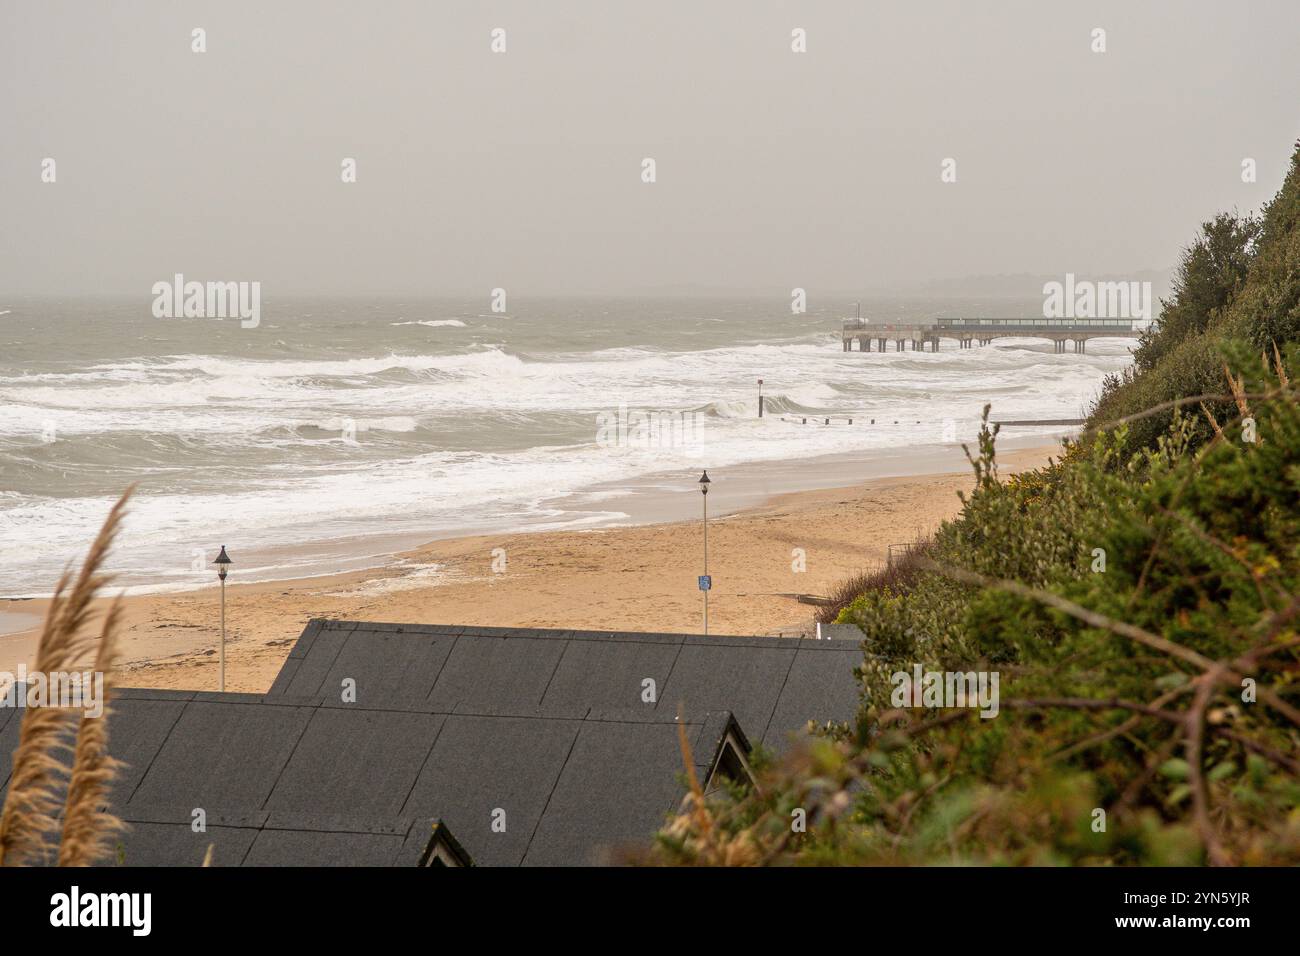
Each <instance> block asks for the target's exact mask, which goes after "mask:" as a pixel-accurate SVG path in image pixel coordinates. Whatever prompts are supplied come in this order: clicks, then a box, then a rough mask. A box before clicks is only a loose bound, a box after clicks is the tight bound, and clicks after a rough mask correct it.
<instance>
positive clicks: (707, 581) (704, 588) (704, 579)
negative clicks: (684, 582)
mask: <svg viewBox="0 0 1300 956" xmlns="http://www.w3.org/2000/svg"><path fill="white" fill-rule="evenodd" d="M697 484H698V485H699V486H700V495H701V500H702V501H703V503H704V573H703V574H702V575H700V593H702V594H703V595H704V633H705V636H707V635H708V633H709V589H710V588H712V587H713V580H712V579H711V578H710V577H709V485H711V484H712V482H711V481H709V472H708V471H707V470H705V472H704V474H703V475H701V476H700V480H699V481H698V482H697Z"/></svg>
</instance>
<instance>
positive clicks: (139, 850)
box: [121, 810, 472, 866]
mask: <svg viewBox="0 0 1300 956" xmlns="http://www.w3.org/2000/svg"><path fill="white" fill-rule="evenodd" d="M123 818H124V820H125V822H126V823H127V825H128V826H129V827H130V829H129V831H128V832H127V833H126V835H125V836H124V837H123V839H122V844H123V846H122V859H121V863H122V865H125V866H177V865H189V866H199V865H201V864H202V862H203V860H204V858H205V856H206V854H207V852H208V848H209V847H211V848H212V861H211V865H212V866H415V865H417V864H418V863H419V862H420V861H421V857H422V856H423V854H424V853H425V851H426V849H427V847H428V846H429V844H430V842H431V841H433V840H434V836H433V833H434V827H435V826H438V827H439V830H440V833H439V839H441V840H442V841H444V842H447V841H449V842H450V845H451V846H453V847H454V848H455V850H454V852H455V853H456V854H457V855H459V856H460V858H461V860H462V865H471V862H472V861H471V860H470V858H469V857H468V856H467V855H465V854H464V851H463V850H461V849H460V845H459V844H458V843H457V842H456V841H455V839H454V838H453V837H451V836H450V834H449V832H448V831H447V829H446V828H445V826H443V825H442V824H441V821H438V823H437V824H430V823H429V822H427V821H421V820H415V819H412V818H404V819H395V820H391V821H388V822H385V823H375V822H373V821H372V820H369V819H364V818H349V817H327V816H305V815H301V814H275V813H267V812H265V811H259V812H252V813H240V814H215V815H212V816H209V817H208V818H207V819H206V821H205V828H204V829H203V830H202V831H200V832H195V830H194V828H193V826H192V819H191V817H190V816H188V815H186V816H185V817H184V818H183V819H182V818H180V816H179V814H178V813H176V812H163V811H158V810H153V811H149V810H127V811H126V812H125V814H123Z"/></svg>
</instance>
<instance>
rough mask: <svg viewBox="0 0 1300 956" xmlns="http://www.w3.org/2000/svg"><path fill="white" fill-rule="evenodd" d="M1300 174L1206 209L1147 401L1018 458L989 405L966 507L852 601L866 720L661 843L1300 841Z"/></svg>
mask: <svg viewBox="0 0 1300 956" xmlns="http://www.w3.org/2000/svg"><path fill="white" fill-rule="evenodd" d="M1298 198H1300V179H1298V177H1297V167H1296V166H1295V164H1294V163H1293V166H1292V170H1291V174H1290V176H1288V179H1287V183H1286V185H1285V186H1284V188H1283V192H1282V193H1281V194H1280V195H1279V197H1278V199H1276V200H1274V202H1273V203H1272V204H1270V206H1269V208H1268V209H1267V210H1266V212H1265V215H1264V216H1263V217H1262V220H1261V222H1260V223H1259V224H1254V223H1253V221H1251V220H1245V219H1237V218H1231V217H1230V218H1227V219H1223V218H1221V219H1220V220H1216V221H1215V223H1214V224H1211V225H1212V227H1213V228H1211V227H1210V226H1207V232H1206V236H1205V245H1204V246H1203V247H1202V248H1198V249H1197V250H1194V251H1193V252H1189V254H1188V256H1187V257H1185V259H1184V262H1183V267H1182V268H1183V276H1182V280H1181V281H1180V283H1179V284H1178V285H1177V286H1176V289H1175V294H1174V303H1173V305H1172V306H1171V305H1170V304H1166V307H1165V312H1164V313H1163V314H1162V318H1163V319H1165V321H1164V322H1163V323H1162V326H1161V328H1160V329H1158V330H1157V331H1156V332H1155V334H1154V335H1153V336H1151V337H1148V338H1147V339H1145V340H1144V341H1143V343H1142V346H1141V348H1142V349H1143V356H1144V358H1143V363H1144V367H1138V368H1137V370H1136V371H1135V372H1134V373H1133V374H1131V375H1129V376H1127V379H1126V381H1124V382H1122V383H1119V384H1118V385H1116V384H1112V385H1111V387H1110V388H1109V390H1108V393H1107V395H1106V396H1105V397H1104V398H1103V399H1102V402H1101V403H1100V405H1099V410H1098V413H1097V415H1100V414H1101V413H1102V412H1103V411H1107V410H1109V411H1115V410H1122V411H1123V414H1122V415H1117V416H1114V418H1125V419H1128V420H1127V421H1125V422H1124V423H1122V424H1118V425H1113V426H1104V424H1103V423H1102V422H1101V421H1100V420H1096V419H1097V415H1094V419H1095V420H1094V422H1093V427H1092V428H1090V429H1089V430H1087V431H1086V432H1085V433H1084V435H1083V436H1082V437H1081V438H1080V439H1079V440H1078V441H1077V442H1074V443H1071V444H1070V445H1068V446H1067V448H1066V450H1065V453H1064V454H1063V456H1062V458H1061V459H1060V460H1059V461H1055V462H1052V463H1051V464H1050V465H1049V466H1048V467H1046V468H1044V469H1041V470H1039V471H1037V472H1033V473H1029V474H1023V475H1020V476H1017V477H1015V478H1012V479H1010V480H1008V481H1005V482H1004V481H1001V480H999V478H998V475H997V459H996V435H997V430H996V428H989V427H988V426H987V424H986V426H985V428H984V429H983V430H982V432H981V436H980V442H979V447H978V448H977V449H975V450H972V451H971V452H970V455H971V460H972V465H973V468H974V473H975V487H974V490H973V491H972V492H971V493H970V494H969V495H968V496H964V498H963V509H962V513H961V515H960V517H959V518H957V519H956V520H954V521H951V522H948V523H945V524H944V525H943V526H942V527H941V528H940V529H939V530H938V532H936V534H935V536H934V538H933V541H932V542H931V543H930V545H929V547H928V548H927V550H926V553H925V554H924V555H923V556H921V557H920V558H919V559H918V566H917V567H915V568H912V569H909V573H908V575H907V576H906V578H905V579H901V580H894V581H891V582H888V583H887V584H883V585H882V583H881V582H875V583H870V582H868V584H869V586H867V587H864V588H863V590H862V593H860V594H859V595H858V596H857V597H856V598H855V599H854V600H853V601H851V602H850V603H849V604H848V605H847V606H846V607H844V609H843V610H842V611H841V612H840V615H839V620H840V621H841V622H849V623H854V624H857V625H858V626H859V627H860V628H861V630H862V632H863V645H862V646H863V650H864V659H863V663H862V665H861V666H860V668H859V670H858V676H859V677H860V679H861V682H862V707H861V710H860V713H859V716H858V719H857V721H856V722H855V725H854V726H852V727H841V728H831V729H829V730H827V729H823V732H822V734H821V736H819V737H818V738H817V739H816V740H815V741H814V742H813V743H812V744H810V745H809V746H807V747H804V748H802V749H800V750H799V751H797V752H796V753H795V754H793V755H791V756H790V757H788V758H787V759H785V760H783V761H774V762H772V763H771V764H770V765H768V766H767V767H765V769H764V770H763V772H762V774H761V775H760V780H759V787H758V788H757V789H756V790H755V791H754V792H753V793H752V794H751V795H749V796H748V797H746V798H744V799H741V800H738V801H737V800H714V801H708V800H705V799H704V798H702V797H700V796H698V795H695V796H692V797H691V798H689V800H688V802H689V804H690V806H689V807H688V808H687V809H688V812H684V813H683V814H682V815H681V816H679V817H678V818H676V819H675V820H674V821H672V823H671V824H670V825H669V827H668V828H666V829H665V830H664V832H663V833H661V835H660V838H659V840H658V842H657V844H656V849H655V851H654V854H653V858H654V859H655V860H657V861H659V862H669V863H679V864H680V863H686V864H690V863H760V864H761V863H807V864H825V863H873V864H874V863H917V864H923V863H925V864H928V863H998V864H1081V865H1087V864H1105V865H1113V864H1121V865H1170V864H1188V863H1193V864H1195V863H1211V864H1224V865H1231V864H1297V863H1300V389H1298V388H1297V386H1296V377H1295V376H1296V372H1297V370H1298V369H1300V347H1297V345H1296V339H1297V338H1300V321H1296V312H1295V310H1296V308H1297V306H1296V303H1297V301H1298V299H1297V294H1300V258H1297V257H1300V231H1298V230H1300V204H1298V203H1297V199H1298ZM1207 270H1208V273H1212V274H1213V275H1212V276H1211V277H1210V278H1213V277H1215V276H1217V278H1214V281H1210V278H1207V274H1203V273H1205V272H1206V271H1207ZM1288 270H1289V271H1288ZM1243 275H1244V278H1243ZM1270 310H1274V311H1270ZM1266 313H1268V315H1270V316H1271V318H1269V319H1268V321H1265V314H1266ZM1162 336H1168V337H1169V338H1168V340H1167V341H1166V340H1163V339H1162ZM1261 336H1263V337H1264V338H1261ZM1203 396H1211V397H1210V398H1203ZM986 418H987V410H986ZM1114 418H1111V419H1109V421H1114ZM918 666H919V667H920V668H921V669H922V670H923V671H924V672H939V673H941V674H942V673H949V674H952V673H956V674H969V675H970V676H971V677H972V678H973V677H975V676H976V675H984V676H985V677H987V678H988V680H989V685H990V686H993V685H992V679H993V676H994V675H996V678H997V684H996V685H995V686H996V691H997V694H996V707H995V708H992V709H993V710H994V711H995V713H993V714H990V713H988V710H984V711H981V709H980V708H979V707H975V706H962V705H961V704H960V703H959V704H958V705H957V706H954V702H953V701H952V700H948V699H939V698H934V699H931V698H929V697H926V696H920V695H918V696H920V699H919V700H913V699H910V698H909V697H906V696H903V695H902V694H901V689H902V688H903V687H904V686H907V682H906V681H905V680H902V679H900V677H901V676H906V675H911V674H912V673H914V670H915V669H916V668H917V667H918ZM965 703H966V704H969V703H970V701H966V702H965ZM982 714H984V716H982Z"/></svg>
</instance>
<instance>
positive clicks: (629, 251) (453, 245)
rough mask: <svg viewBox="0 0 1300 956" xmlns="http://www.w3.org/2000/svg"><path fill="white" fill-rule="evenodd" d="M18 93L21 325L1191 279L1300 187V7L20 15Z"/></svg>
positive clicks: (12, 179) (250, 6) (343, 6)
mask: <svg viewBox="0 0 1300 956" xmlns="http://www.w3.org/2000/svg"><path fill="white" fill-rule="evenodd" d="M195 27H202V28H203V29H205V30H206V33H207V52H206V53H202V54H198V53H193V52H191V48H190V47H191V30H192V29H194V28H195ZM494 27H501V28H504V29H505V30H506V42H507V52H506V53H504V54H494V53H492V52H491V50H490V40H491V38H490V31H491V30H492V29H493V28H494ZM796 27H801V28H803V29H804V30H806V31H807V47H808V49H807V52H806V53H803V54H796V53H793V52H792V51H791V48H790V45H791V30H792V29H794V28H796ZM1096 27H1101V28H1104V29H1105V30H1106V45H1107V50H1106V52H1105V53H1094V52H1092V50H1091V43H1092V38H1091V33H1092V30H1093V29H1094V28H1096ZM0 77H2V79H0V215H2V216H3V229H2V230H0V295H2V294H3V293H4V292H6V291H8V292H13V293H69V294H71V293H76V294H94V293H141V294H143V293H144V292H146V291H147V290H148V288H149V287H150V286H151V285H152V283H154V282H155V281H157V280H159V279H163V278H167V277H170V276H171V275H172V274H173V273H176V272H182V273H184V274H185V276H186V278H187V279H199V280H209V279H220V280H260V281H261V282H262V284H263V290H264V294H267V295H270V294H274V293H305V292H322V293H331V294H333V293H353V294H361V295H369V294H376V293H393V294H412V293H424V294H442V293H446V294H463V293H469V294H486V290H489V289H491V288H492V287H495V286H504V287H506V288H507V289H509V290H510V291H512V292H515V291H518V292H525V293H532V294H564V293H568V292H575V293H576V292H581V293H592V292H594V293H641V292H648V291H649V292H653V291H656V290H658V291H674V290H676V291H681V290H728V291H747V292H753V293H760V294H766V293H775V292H779V293H780V294H783V295H786V296H788V294H789V289H790V288H792V287H794V286H803V287H806V288H808V289H809V292H810V294H813V293H814V292H816V291H826V292H829V291H837V292H839V291H847V292H855V291H871V290H888V289H891V288H896V287H900V286H903V285H907V284H909V283H915V282H920V281H925V280H930V279H939V278H947V277H958V276H971V275H989V274H1002V273H1038V274H1059V273H1063V272H1066V271H1073V272H1076V273H1080V274H1088V273H1093V274H1098V273H1109V274H1125V273H1133V272H1135V271H1138V270H1146V269H1161V268H1165V267H1167V266H1169V265H1171V264H1173V263H1174V261H1175V260H1176V258H1177V253H1178V250H1179V248H1180V247H1181V246H1182V245H1183V244H1185V243H1186V242H1187V241H1188V239H1189V238H1190V237H1191V236H1192V234H1193V232H1194V230H1195V228H1196V225H1197V223H1198V222H1199V221H1200V220H1202V219H1204V218H1207V217H1208V216H1210V215H1211V214H1213V213H1214V212H1215V211H1216V210H1220V209H1230V208H1233V207H1237V208H1238V209H1242V210H1245V209H1256V208H1258V207H1259V206H1260V204H1261V203H1262V202H1264V201H1266V200H1267V199H1268V198H1269V197H1270V196H1271V195H1272V194H1273V193H1274V192H1275V191H1276V189H1277V187H1278V185H1279V183H1280V182H1281V179H1282V176H1283V174H1284V172H1285V170H1286V167H1287V163H1288V160H1289V156H1290V152H1291V146H1292V143H1293V141H1294V140H1295V139H1296V137H1297V135H1300V3H1297V2H1296V0H1277V2H1266V0H1248V2H1241V0H1234V2H1202V0H1125V2H1114V3H1107V2H1100V3H1094V2H1088V3H1084V2H1075V3H1065V2H1051V3H1047V2H1043V0H1026V2H1010V0H989V2H980V3H972V2H955V0H954V2H936V0H910V2H878V3H865V2H839V0H809V2H801V3H800V2H786V3H780V2H762V0H683V2H665V0H650V2H644V3H632V2H608V0H585V2H569V0H522V2H485V3H465V2H452V0H420V2H348V3H343V2H336V0H323V2H282V0H275V2H243V0H240V2H232V0H221V2H210V3H209V2H185V3H177V2H173V0H167V2H154V0H144V2H140V0H136V2H129V3H127V2H119V3H104V2H88V0H73V2H66V0H55V2H51V0H0ZM45 157H53V158H54V159H55V161H56V163H57V182H56V183H54V184H45V183H42V182H41V163H42V160H43V159H44V158H45ZM344 157H354V158H355V159H356V161H357V168H358V182H356V183H355V184H344V183H342V182H341V181H340V163H341V161H342V160H343V158H344ZM643 157H653V158H654V159H655V160H656V162H657V175H658V181H657V182H656V183H654V184H652V185H647V184H644V183H642V182H641V160H642V158H643ZM945 157H952V158H954V159H956V161H957V182H955V183H942V182H941V181H940V164H941V162H942V160H943V159H944V158H945ZM1246 157H1252V158H1254V159H1255V160H1256V161H1257V163H1258V181H1257V182H1256V183H1253V184H1250V183H1243V182H1242V178H1241V162H1242V160H1243V158H1246ZM2 304H3V303H0V305H2Z"/></svg>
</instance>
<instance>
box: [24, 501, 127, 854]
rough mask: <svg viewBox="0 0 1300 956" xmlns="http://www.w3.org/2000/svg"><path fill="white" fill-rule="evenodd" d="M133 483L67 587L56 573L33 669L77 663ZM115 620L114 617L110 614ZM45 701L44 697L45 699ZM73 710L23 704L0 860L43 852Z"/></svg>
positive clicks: (64, 772) (53, 822)
mask: <svg viewBox="0 0 1300 956" xmlns="http://www.w3.org/2000/svg"><path fill="white" fill-rule="evenodd" d="M131 491H132V489H130V488H128V489H127V491H126V493H125V494H123V495H122V497H121V498H120V499H118V501H117V504H115V505H114V506H113V508H112V510H111V511H109V514H108V518H107V519H106V520H105V521H104V526H103V527H102V528H101V529H100V531H99V534H98V536H96V538H95V541H94V543H93V544H92V545H91V547H90V551H89V553H88V554H87V555H86V560H85V562H84V563H83V564H82V566H81V571H80V573H79V574H78V575H77V578H76V581H75V583H74V584H73V586H72V590H71V591H68V590H67V587H68V574H67V573H65V574H64V575H63V577H62V578H60V580H59V583H58V585H57V586H56V587H55V590H54V596H53V598H51V600H50V606H49V609H48V611H47V612H46V615H45V624H44V626H43V627H42V629H41V638H40V643H39V645H38V646H37V651H36V672H38V673H40V674H45V675H48V674H50V673H53V672H59V671H61V672H68V671H73V670H76V669H77V666H78V665H79V664H80V663H81V662H82V660H83V658H84V656H85V653H86V651H87V650H88V648H89V647H90V645H91V643H92V640H91V638H90V637H88V636H86V635H85V634H83V628H84V626H85V624H86V623H87V622H88V620H89V619H90V617H91V601H92V599H93V598H94V596H95V592H96V591H98V590H99V588H101V587H103V586H104V585H105V584H107V583H108V580H109V578H108V576H107V575H106V574H104V573H102V572H101V570H100V569H101V568H102V567H103V564H104V561H105V559H106V558H107V557H108V553H109V550H110V548H111V547H112V543H113V539H114V537H115V536H116V534H117V530H118V526H119V525H120V524H121V521H122V517H123V515H124V513H125V506H126V501H127V499H128V498H129V497H130V495H131ZM113 623H114V625H116V617H114V621H113ZM46 703H49V702H46ZM74 717H75V711H72V710H68V709H62V708H59V707H55V706H41V707H28V708H25V709H24V711H23V722H22V728H21V730H20V732H19V737H18V749H17V750H15V751H14V760H13V772H12V774H11V776H10V779H9V793H8V796H7V797H6V799H5V804H4V809H3V811H2V812H0V866H22V865H33V864H43V863H46V862H48V860H49V857H50V855H51V854H50V850H49V841H50V836H51V834H53V833H54V832H55V831H56V829H57V828H58V821H57V819H56V818H55V813H56V812H57V811H58V809H59V800H58V792H59V790H60V789H61V786H62V784H63V782H64V780H66V779H67V777H68V767H67V764H66V763H65V762H64V759H63V757H62V752H63V751H66V750H68V749H70V748H69V746H68V743H67V740H68V737H69V736H70V734H71V730H72V727H73V719H74Z"/></svg>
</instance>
